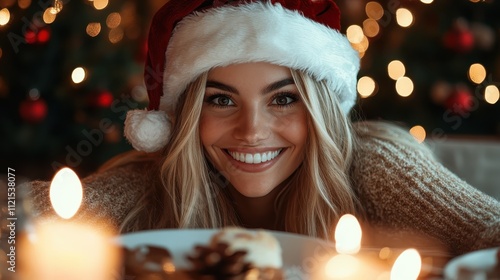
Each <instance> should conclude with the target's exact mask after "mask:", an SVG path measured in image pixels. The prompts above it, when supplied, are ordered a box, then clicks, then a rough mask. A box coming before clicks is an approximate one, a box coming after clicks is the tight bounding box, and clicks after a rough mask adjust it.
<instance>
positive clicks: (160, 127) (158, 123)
mask: <svg viewBox="0 0 500 280" xmlns="http://www.w3.org/2000/svg"><path fill="white" fill-rule="evenodd" d="M170 130H171V124H170V121H169V119H168V116H167V114H166V113H165V112H163V111H147V110H131V111H128V113H127V118H126V119H125V137H126V138H127V140H128V141H129V142H130V143H131V144H132V146H133V147H134V148H135V149H136V150H138V151H144V152H148V153H151V152H155V151H158V150H160V149H161V148H163V147H164V146H165V145H166V144H167V142H168V140H169V137H170Z"/></svg>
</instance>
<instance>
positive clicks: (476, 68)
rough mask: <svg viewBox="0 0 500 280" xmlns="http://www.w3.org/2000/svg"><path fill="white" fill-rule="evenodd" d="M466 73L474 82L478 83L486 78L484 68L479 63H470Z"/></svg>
mask: <svg viewBox="0 0 500 280" xmlns="http://www.w3.org/2000/svg"><path fill="white" fill-rule="evenodd" d="M467 74H468V76H469V79H470V80H471V81H472V82H473V83H475V84H480V83H482V82H483V81H484V79H486V69H485V68H484V66H483V65H481V64H480V63H474V64H472V65H471V66H470V67H469V71H468V72H467Z"/></svg>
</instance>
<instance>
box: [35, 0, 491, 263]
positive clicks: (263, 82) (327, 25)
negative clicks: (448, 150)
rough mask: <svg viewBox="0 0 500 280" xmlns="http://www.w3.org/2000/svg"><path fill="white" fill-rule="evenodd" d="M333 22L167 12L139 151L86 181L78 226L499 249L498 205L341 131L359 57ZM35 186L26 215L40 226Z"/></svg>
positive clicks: (382, 129) (329, 18) (235, 8)
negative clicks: (345, 231)
mask: <svg viewBox="0 0 500 280" xmlns="http://www.w3.org/2000/svg"><path fill="white" fill-rule="evenodd" d="M226 2H227V3H226ZM339 17H340V15H339V11H338V9H337V7H336V5H335V4H334V3H333V2H332V1H330V0H328V1H313V0H310V1H305V0H302V1H299V0H281V1H265V2H264V1H262V2H261V1H254V2H252V1H251V3H248V2H243V1H184V0H171V1H170V2H168V3H167V4H166V5H165V6H164V7H163V8H161V9H160V10H159V11H158V13H157V14H156V16H155V18H154V19H153V22H152V26H151V31H150V39H149V50H148V61H147V64H146V71H145V82H146V85H147V86H148V94H149V97H150V104H149V108H148V110H136V111H131V112H129V114H128V115H127V120H126V123H125V135H126V137H127V139H128V140H129V141H130V142H131V144H132V145H133V146H134V148H136V149H137V150H139V151H142V152H131V153H127V154H125V155H122V156H120V157H117V158H115V159H113V160H111V161H110V162H109V163H108V164H106V165H105V166H103V168H102V170H101V172H99V173H97V174H95V175H93V176H90V177H88V178H86V179H85V180H84V181H83V182H84V185H85V186H86V197H85V200H84V201H85V204H84V209H82V211H81V214H80V215H81V216H82V218H83V217H85V216H86V215H94V214H96V213H98V215H100V216H102V217H106V218H108V219H110V220H111V222H112V223H113V224H115V225H117V226H118V225H119V226H120V228H121V231H122V232H128V231H136V230H143V229H151V228H212V227H222V226H228V225H239V226H245V227H252V228H267V229H273V230H282V231H288V232H294V233H300V234H305V235H310V236H316V237H320V238H326V239H331V238H333V232H334V228H335V225H336V224H337V221H338V219H339V218H340V216H341V215H343V214H345V213H353V214H355V215H356V216H358V218H360V219H361V220H362V221H363V224H364V226H365V227H367V228H368V227H374V228H378V229H381V228H383V229H384V230H387V231H388V232H391V233H393V235H394V236H399V237H401V236H406V237H407V236H408V235H406V233H410V234H412V235H418V236H420V237H423V239H425V240H430V239H432V240H437V242H438V243H439V244H440V245H443V246H445V248H446V249H447V250H448V251H449V252H451V254H452V255H456V254H461V253H465V252H468V251H471V250H476V249H480V248H485V247H492V246H497V245H498V244H500V203H499V202H498V201H496V200H495V199H493V198H491V197H489V196H487V195H485V194H482V193H480V192H479V191H477V190H476V189H474V188H473V187H471V186H469V185H467V184H466V183H465V182H464V181H462V180H460V179H459V178H457V177H456V176H455V175H453V174H452V173H451V172H449V171H448V170H446V169H445V168H444V167H442V166H441V165H440V164H439V163H437V162H436V161H435V160H434V159H433V158H432V155H431V153H430V152H429V151H428V150H427V149H425V148H424V147H423V146H421V145H419V144H417V143H416V142H414V141H413V138H412V137H411V136H410V135H409V134H407V133H406V132H404V131H403V130H401V129H399V128H396V127H394V126H392V125H389V124H384V123H375V122H360V123H351V121H350V119H349V114H350V111H351V108H352V106H353V104H354V102H355V100H356V78H357V72H358V69H359V57H358V54H357V53H356V52H355V51H354V50H353V49H352V48H351V46H350V44H349V42H348V41H347V39H346V38H345V37H344V36H343V35H341V34H340V33H338V31H337V30H338V29H339ZM163 69H164V71H163ZM158 77H159V78H158ZM41 186H46V183H45V184H44V183H41V182H35V183H34V192H33V193H34V200H35V203H36V208H37V209H38V211H39V212H41V213H42V214H43V213H49V212H50V211H51V210H50V207H49V206H48V203H47V202H46V198H47V197H48V195H47V194H46V192H47V190H46V188H45V189H44V188H40V187H41ZM403 233H405V234H404V235H403ZM406 241H408V240H406ZM427 242H428V241H427ZM417 245H418V244H417ZM420 245H428V244H420Z"/></svg>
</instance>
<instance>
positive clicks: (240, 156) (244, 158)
mask: <svg viewBox="0 0 500 280" xmlns="http://www.w3.org/2000/svg"><path fill="white" fill-rule="evenodd" d="M224 151H225V152H226V153H227V154H229V155H230V156H231V157H232V158H233V159H234V160H237V161H239V162H244V163H248V164H259V163H263V162H267V161H270V160H273V159H274V158H276V157H277V156H278V155H279V154H280V153H281V152H282V151H283V148H281V149H278V150H275V151H269V152H263V153H255V154H249V153H239V152H231V151H229V150H224Z"/></svg>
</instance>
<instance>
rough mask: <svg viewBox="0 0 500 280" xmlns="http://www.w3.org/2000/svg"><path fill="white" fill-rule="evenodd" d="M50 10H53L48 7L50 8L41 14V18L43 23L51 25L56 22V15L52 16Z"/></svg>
mask: <svg viewBox="0 0 500 280" xmlns="http://www.w3.org/2000/svg"><path fill="white" fill-rule="evenodd" d="M52 10H53V8H52V7H50V8H47V9H45V12H44V13H43V16H42V18H43V22H45V23H46V24H51V23H53V22H54V21H55V20H56V17H57V14H54V13H53V12H52Z"/></svg>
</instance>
